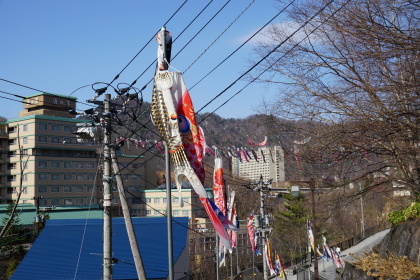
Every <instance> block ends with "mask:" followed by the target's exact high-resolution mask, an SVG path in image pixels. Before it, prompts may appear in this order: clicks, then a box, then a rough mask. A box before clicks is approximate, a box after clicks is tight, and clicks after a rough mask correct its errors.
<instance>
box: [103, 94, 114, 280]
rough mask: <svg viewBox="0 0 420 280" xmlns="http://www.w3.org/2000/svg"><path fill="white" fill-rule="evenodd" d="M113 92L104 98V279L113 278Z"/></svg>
mask: <svg viewBox="0 0 420 280" xmlns="http://www.w3.org/2000/svg"><path fill="white" fill-rule="evenodd" d="M110 100H111V94H109V93H106V94H105V98H104V103H103V104H104V125H105V137H104V174H103V179H102V180H103V186H104V202H103V206H104V231H103V239H104V241H103V254H104V255H103V279H104V280H112V208H111V205H112V192H111V154H110V146H111V113H110Z"/></svg>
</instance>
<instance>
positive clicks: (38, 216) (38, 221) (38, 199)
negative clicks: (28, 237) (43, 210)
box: [34, 195, 42, 236]
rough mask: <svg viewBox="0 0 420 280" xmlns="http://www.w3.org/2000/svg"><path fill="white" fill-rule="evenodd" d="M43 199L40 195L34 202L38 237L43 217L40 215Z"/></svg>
mask: <svg viewBox="0 0 420 280" xmlns="http://www.w3.org/2000/svg"><path fill="white" fill-rule="evenodd" d="M41 199H42V196H40V195H38V196H35V197H34V200H35V201H36V202H35V203H36V213H35V223H36V225H35V228H36V229H35V232H36V236H38V235H39V223H40V222H41V216H40V215H39V201H40V200H41Z"/></svg>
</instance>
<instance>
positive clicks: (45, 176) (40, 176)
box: [38, 173, 48, 180]
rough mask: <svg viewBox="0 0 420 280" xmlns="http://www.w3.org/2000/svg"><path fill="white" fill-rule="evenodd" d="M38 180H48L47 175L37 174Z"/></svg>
mask: <svg viewBox="0 0 420 280" xmlns="http://www.w3.org/2000/svg"><path fill="white" fill-rule="evenodd" d="M38 180H48V175H47V174H44V173H41V174H38Z"/></svg>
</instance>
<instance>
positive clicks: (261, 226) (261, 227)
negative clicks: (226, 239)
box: [245, 174, 273, 280]
mask: <svg viewBox="0 0 420 280" xmlns="http://www.w3.org/2000/svg"><path fill="white" fill-rule="evenodd" d="M272 181H273V180H272V179H270V180H268V181H267V182H264V180H263V176H262V174H261V175H260V180H259V181H258V182H256V183H249V184H247V185H245V186H246V188H248V189H252V190H253V191H259V192H260V217H261V220H258V219H259V217H258V216H256V217H255V218H256V219H257V222H256V225H257V228H258V231H259V232H260V233H261V237H262V238H261V240H262V245H263V254H262V255H263V275H264V280H268V266H267V260H266V256H265V253H264V252H265V251H266V246H267V243H266V241H265V236H266V232H267V231H271V229H270V228H266V227H265V226H266V225H265V216H264V191H269V190H270V189H271V182H272ZM251 186H253V187H251Z"/></svg>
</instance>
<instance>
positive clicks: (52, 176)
mask: <svg viewBox="0 0 420 280" xmlns="http://www.w3.org/2000/svg"><path fill="white" fill-rule="evenodd" d="M51 180H53V181H58V180H60V174H51Z"/></svg>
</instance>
